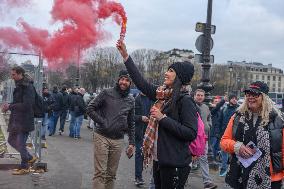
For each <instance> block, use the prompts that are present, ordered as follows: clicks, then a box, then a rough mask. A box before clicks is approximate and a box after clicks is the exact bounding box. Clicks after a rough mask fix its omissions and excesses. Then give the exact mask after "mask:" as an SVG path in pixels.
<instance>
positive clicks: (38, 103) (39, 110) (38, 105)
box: [33, 87, 44, 118]
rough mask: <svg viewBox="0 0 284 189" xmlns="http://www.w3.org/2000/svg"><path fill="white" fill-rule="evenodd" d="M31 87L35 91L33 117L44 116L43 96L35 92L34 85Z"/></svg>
mask: <svg viewBox="0 0 284 189" xmlns="http://www.w3.org/2000/svg"><path fill="white" fill-rule="evenodd" d="M33 88H34V91H35V103H34V105H33V109H34V117H35V118H43V117H44V107H43V98H42V97H41V96H40V95H39V94H38V93H37V91H36V89H35V87H33Z"/></svg>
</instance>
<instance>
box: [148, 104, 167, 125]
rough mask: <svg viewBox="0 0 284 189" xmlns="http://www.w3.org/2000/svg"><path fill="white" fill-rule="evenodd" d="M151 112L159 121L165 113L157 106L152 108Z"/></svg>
mask: <svg viewBox="0 0 284 189" xmlns="http://www.w3.org/2000/svg"><path fill="white" fill-rule="evenodd" d="M150 114H151V116H152V117H153V118H155V119H157V120H158V121H160V119H162V117H163V116H164V114H162V112H161V111H160V110H159V109H158V108H157V107H155V106H153V107H152V108H151V110H150Z"/></svg>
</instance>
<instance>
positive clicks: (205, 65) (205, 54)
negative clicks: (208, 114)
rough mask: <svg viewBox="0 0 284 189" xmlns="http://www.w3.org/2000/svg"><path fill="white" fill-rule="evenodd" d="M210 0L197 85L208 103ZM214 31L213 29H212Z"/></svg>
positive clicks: (210, 40)
mask: <svg viewBox="0 0 284 189" xmlns="http://www.w3.org/2000/svg"><path fill="white" fill-rule="evenodd" d="M212 1H213V0H208V6H207V19H206V23H205V29H204V31H203V33H204V39H203V40H202V41H203V44H202V55H201V56H202V60H203V61H202V65H201V67H202V73H201V74H202V76H201V82H200V83H199V84H198V85H197V87H198V88H201V89H203V90H204V91H205V93H206V99H205V102H206V103H209V101H210V98H209V95H210V93H209V92H210V91H211V90H212V89H213V85H212V84H211V83H210V78H209V76H210V68H211V61H210V59H211V58H210V57H211V56H210V51H211V49H212V46H213V40H212V38H211V32H212V31H211V29H212V26H211V19H212ZM214 32H215V31H214Z"/></svg>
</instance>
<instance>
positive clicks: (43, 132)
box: [41, 113, 49, 138]
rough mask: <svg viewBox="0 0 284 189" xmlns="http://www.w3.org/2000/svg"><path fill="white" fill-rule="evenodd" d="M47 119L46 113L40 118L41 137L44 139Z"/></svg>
mask: <svg viewBox="0 0 284 189" xmlns="http://www.w3.org/2000/svg"><path fill="white" fill-rule="evenodd" d="M48 124H49V117H48V113H44V117H43V118H42V127H41V137H42V138H45V133H46V129H47V128H48Z"/></svg>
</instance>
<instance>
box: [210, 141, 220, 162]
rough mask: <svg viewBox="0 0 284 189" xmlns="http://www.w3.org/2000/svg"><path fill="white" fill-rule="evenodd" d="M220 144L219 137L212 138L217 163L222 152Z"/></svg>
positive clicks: (212, 147)
mask: <svg viewBox="0 0 284 189" xmlns="http://www.w3.org/2000/svg"><path fill="white" fill-rule="evenodd" d="M219 142H220V140H219V139H218V138H217V137H211V138H210V143H211V149H212V152H213V156H214V160H215V161H216V160H217V156H218V152H219V151H220V146H219Z"/></svg>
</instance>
